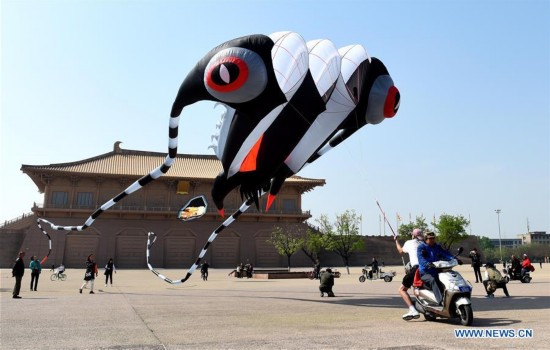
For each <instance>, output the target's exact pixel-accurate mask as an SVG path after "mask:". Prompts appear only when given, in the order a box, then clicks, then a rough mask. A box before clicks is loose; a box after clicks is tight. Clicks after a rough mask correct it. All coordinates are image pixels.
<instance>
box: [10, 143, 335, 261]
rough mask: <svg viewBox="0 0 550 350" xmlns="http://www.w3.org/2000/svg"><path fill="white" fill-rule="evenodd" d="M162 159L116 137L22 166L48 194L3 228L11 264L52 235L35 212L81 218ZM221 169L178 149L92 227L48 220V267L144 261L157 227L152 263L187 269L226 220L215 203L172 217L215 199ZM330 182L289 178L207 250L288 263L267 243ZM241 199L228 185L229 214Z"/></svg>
mask: <svg viewBox="0 0 550 350" xmlns="http://www.w3.org/2000/svg"><path fill="white" fill-rule="evenodd" d="M165 157H166V154H164V153H156V152H144V151H136V150H125V149H122V148H120V142H117V143H115V145H114V149H113V151H112V152H108V153H105V154H102V155H99V156H96V157H93V158H89V159H84V160H80V161H75V162H70V163H61V164H50V165H23V166H22V167H21V170H22V171H23V172H24V173H25V174H27V175H28V176H29V177H30V178H31V179H32V180H33V181H34V183H35V184H36V186H37V187H38V190H39V191H40V192H41V193H43V194H44V202H43V203H41V204H36V203H35V205H34V207H33V208H32V211H33V213H34V215H33V216H32V217H31V218H24V219H22V220H21V221H22V222H21V223H14V225H11V227H12V230H11V235H12V236H10V230H9V227H5V228H3V232H2V237H3V241H4V242H7V244H4V249H2V256H3V257H4V255H6V256H9V258H8V259H7V261H8V264H9V263H11V261H13V259H14V257H15V256H16V255H17V251H18V250H19V249H26V250H27V255H37V256H39V257H43V256H44V255H45V254H47V251H48V240H47V237H46V236H45V235H44V234H42V232H41V231H40V230H39V229H38V226H37V225H36V223H35V222H36V217H40V218H44V219H46V220H49V221H51V222H53V223H55V224H57V225H62V226H77V225H82V224H83V223H84V222H85V221H86V219H87V218H88V217H89V216H90V214H91V213H92V212H93V211H94V210H95V209H96V208H98V207H99V206H101V205H102V204H103V203H105V202H106V201H108V200H109V199H110V198H112V197H114V196H116V195H117V194H119V193H120V192H122V191H123V190H124V189H125V188H126V187H127V186H128V185H129V184H131V183H133V182H134V181H136V180H137V179H139V178H140V177H142V176H143V175H145V174H147V173H148V172H149V171H150V170H151V169H153V168H156V167H158V166H159V165H161V164H162V163H163V161H164V159H165ZM221 170H222V166H221V162H220V161H219V160H218V159H217V158H216V157H215V156H210V155H188V154H180V155H178V157H177V159H176V161H175V163H174V165H173V166H172V167H171V169H170V171H169V172H168V173H167V174H166V175H164V176H161V177H160V178H159V179H157V180H155V181H153V182H151V183H150V184H148V185H147V186H145V187H144V188H142V189H141V190H138V191H136V192H134V193H132V194H130V195H128V196H127V197H126V198H124V199H123V200H121V201H119V202H118V203H117V204H116V205H114V206H113V207H111V208H110V209H109V210H107V211H105V212H104V213H103V214H102V215H101V216H100V217H99V218H97V220H96V221H95V222H94V224H93V225H92V226H91V227H89V228H87V229H86V230H84V231H54V230H52V229H51V228H50V226H49V225H44V224H43V227H45V229H46V230H47V231H48V233H49V234H50V236H51V237H52V253H51V255H50V257H49V259H48V262H47V263H46V265H51V264H55V265H58V264H60V263H61V262H63V263H64V264H65V265H66V266H67V267H82V266H83V263H84V261H85V260H86V257H87V256H88V255H89V254H90V253H94V254H95V256H96V260H97V261H98V262H99V263H100V264H102V263H103V262H104V261H106V260H107V259H108V258H109V257H112V258H114V260H115V264H116V265H117V266H118V267H126V268H141V267H146V259H145V256H146V255H145V251H146V242H147V234H148V232H150V231H152V232H154V233H155V234H156V235H157V237H158V238H157V241H156V243H155V245H154V246H153V247H152V249H151V262H152V264H153V265H154V266H155V267H164V268H182V269H183V268H187V267H189V266H190V265H191V264H192V263H193V262H194V260H195V259H196V257H197V256H198V254H199V253H200V251H201V249H202V247H203V246H204V244H205V243H206V242H207V240H208V237H209V236H210V234H211V233H212V232H213V231H214V230H215V229H216V228H217V227H218V226H219V225H220V224H221V223H222V221H223V219H222V218H221V217H220V216H219V214H218V213H217V210H216V208H215V207H214V206H213V205H211V206H209V207H208V210H207V213H206V214H205V215H204V216H203V217H202V218H201V219H199V220H193V221H188V222H182V221H180V220H178V219H177V218H176V215H177V213H178V210H179V209H180V208H181V207H182V205H184V204H185V203H187V202H188V201H189V200H190V199H191V198H193V197H195V196H197V195H204V196H205V197H206V198H207V200H208V202H209V203H212V200H211V198H210V189H211V187H212V184H213V181H214V178H215V177H216V176H217V175H218V174H219V173H220V171H221ZM324 184H325V181H324V180H321V179H306V178H302V177H299V176H293V177H291V178H289V179H287V181H286V182H285V185H284V186H283V188H282V189H281V191H280V193H279V195H278V196H277V199H276V200H275V202H274V203H273V204H272V206H271V208H270V210H269V211H268V212H267V213H266V212H263V209H262V208H265V198H261V200H260V210H258V209H256V208H255V207H254V206H252V207H251V208H250V209H249V210H248V211H246V212H245V213H244V214H242V215H241V216H240V217H239V219H238V220H237V221H236V222H235V223H233V224H232V225H231V226H229V227H228V228H227V229H225V230H224V231H222V233H221V234H220V235H219V236H218V237H217V239H216V241H215V244H212V245H211V248H210V249H209V251H208V253H207V255H206V259H207V260H208V261H209V263H210V265H211V266H212V267H217V268H222V267H226V268H227V267H235V266H236V265H237V264H239V263H240V262H246V261H247V260H248V261H250V262H251V263H252V264H254V265H255V266H262V267H275V266H284V265H285V264H286V263H285V262H286V257H282V256H280V255H279V254H278V253H277V252H276V250H275V249H274V247H273V246H272V245H271V244H270V243H268V242H267V240H268V239H269V237H270V235H271V232H272V230H273V227H274V225H281V224H284V223H295V224H299V225H306V224H305V221H306V220H307V219H308V218H310V217H311V215H310V213H309V212H308V211H304V210H302V195H303V194H304V193H306V192H308V191H310V190H312V189H313V188H315V187H316V186H323V185H324ZM242 202H243V200H242V199H241V196H240V193H239V191H238V190H234V191H233V192H231V193H230V194H229V195H228V196H227V197H226V199H225V213H226V215H231V213H232V212H233V211H234V210H236V209H237V208H239V207H240V206H241V204H242ZM13 227H16V228H15V229H14V228H13ZM10 237H11V238H10ZM18 244H19V245H18ZM10 247H11V248H10ZM8 250H10V251H11V250H14V251H13V252H11V253H10V252H8ZM3 260H4V259H3ZM2 263H3V265H5V264H6V263H4V262H2ZM293 263H294V264H297V265H301V266H310V265H311V262H310V261H309V260H308V258H307V257H306V256H305V255H303V254H296V255H295V257H293Z"/></svg>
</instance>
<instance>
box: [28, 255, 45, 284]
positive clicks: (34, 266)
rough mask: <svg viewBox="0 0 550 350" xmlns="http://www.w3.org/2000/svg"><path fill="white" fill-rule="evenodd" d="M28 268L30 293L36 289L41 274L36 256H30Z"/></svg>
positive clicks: (40, 267)
mask: <svg viewBox="0 0 550 350" xmlns="http://www.w3.org/2000/svg"><path fill="white" fill-rule="evenodd" d="M29 268H30V269H31V291H33V290H34V291H35V292H36V288H38V278H39V277H40V273H41V272H42V264H40V260H38V258H37V257H36V255H33V256H32V258H31V262H30V264H29ZM33 284H34V287H33Z"/></svg>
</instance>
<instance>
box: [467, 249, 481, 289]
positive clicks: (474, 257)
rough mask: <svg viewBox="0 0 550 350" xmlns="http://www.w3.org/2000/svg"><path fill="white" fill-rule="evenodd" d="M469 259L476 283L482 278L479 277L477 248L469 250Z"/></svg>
mask: <svg viewBox="0 0 550 350" xmlns="http://www.w3.org/2000/svg"><path fill="white" fill-rule="evenodd" d="M470 259H472V268H473V269H474V275H475V276H476V283H479V282H481V281H483V278H481V254H479V253H478V251H477V248H474V249H472V251H471V252H470Z"/></svg>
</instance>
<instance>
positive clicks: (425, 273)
mask: <svg viewBox="0 0 550 350" xmlns="http://www.w3.org/2000/svg"><path fill="white" fill-rule="evenodd" d="M417 255H418V268H419V269H420V278H421V279H422V282H424V284H425V285H426V286H427V287H428V288H429V289H430V290H431V291H432V292H433V293H434V297H435V300H436V302H437V304H438V305H441V304H442V303H443V296H442V295H441V290H440V289H439V284H440V281H439V275H438V273H437V269H436V268H435V267H433V264H432V263H433V262H435V261H439V260H451V259H453V258H454V256H453V255H452V254H451V253H449V252H448V251H446V250H445V249H443V247H441V246H440V245H439V244H437V243H436V242H435V233H433V232H431V231H428V232H426V233H425V234H424V242H423V243H422V244H420V245H419V246H418V249H417Z"/></svg>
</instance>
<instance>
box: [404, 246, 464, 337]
mask: <svg viewBox="0 0 550 350" xmlns="http://www.w3.org/2000/svg"><path fill="white" fill-rule="evenodd" d="M462 250H463V249H462V247H460V248H459V249H458V254H457V255H455V256H454V258H453V259H451V260H449V261H442V260H440V261H435V262H433V265H434V267H435V268H436V269H437V272H438V274H439V280H440V281H441V284H443V286H444V287H445V288H444V290H443V291H442V295H443V304H442V305H441V306H440V305H438V304H437V301H436V299H435V296H434V293H433V292H432V291H431V290H429V289H427V288H426V287H425V286H422V287H419V288H417V287H415V288H414V296H415V303H414V306H415V308H416V310H417V311H418V312H420V313H421V314H423V315H424V318H425V319H426V321H434V320H435V319H436V318H437V317H442V318H456V317H458V318H460V323H461V324H462V325H464V326H470V325H471V324H472V322H473V320H474V313H473V311H472V301H471V300H470V298H471V296H472V289H473V288H472V285H471V284H470V282H468V281H466V280H465V279H464V278H463V277H462V275H461V274H460V273H458V272H456V271H453V267H455V266H457V265H459V261H458V260H457V259H456V257H457V256H458V255H459V254H460V253H462ZM416 273H417V274H418V276H417V277H418V279H419V277H420V276H419V274H420V269H418V270H417V271H416ZM415 280H416V278H415Z"/></svg>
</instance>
